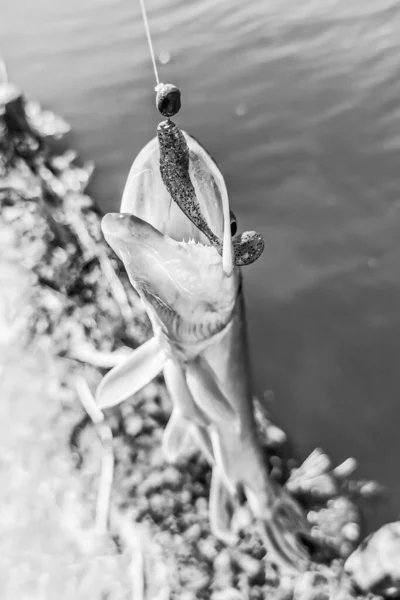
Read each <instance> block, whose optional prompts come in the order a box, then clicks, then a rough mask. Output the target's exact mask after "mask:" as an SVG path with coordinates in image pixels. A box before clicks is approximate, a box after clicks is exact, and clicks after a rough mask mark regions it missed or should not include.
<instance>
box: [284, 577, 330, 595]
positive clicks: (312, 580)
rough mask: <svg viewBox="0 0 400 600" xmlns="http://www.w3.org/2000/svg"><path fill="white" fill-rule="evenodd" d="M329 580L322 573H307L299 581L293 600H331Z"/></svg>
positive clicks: (295, 587) (296, 584)
mask: <svg viewBox="0 0 400 600" xmlns="http://www.w3.org/2000/svg"><path fill="white" fill-rule="evenodd" d="M329 588H330V585H329V581H328V579H327V578H326V577H325V576H324V575H322V574H321V573H315V572H312V573H310V572H307V573H303V574H302V575H300V577H299V578H298V579H297V581H296V583H295V586H294V590H293V600H330V596H331V594H330V589H329Z"/></svg>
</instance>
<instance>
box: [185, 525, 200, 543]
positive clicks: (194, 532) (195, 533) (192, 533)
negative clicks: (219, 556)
mask: <svg viewBox="0 0 400 600" xmlns="http://www.w3.org/2000/svg"><path fill="white" fill-rule="evenodd" d="M184 536H185V538H186V539H187V540H189V541H190V542H196V541H197V540H199V539H200V537H201V526H200V525H199V524H198V523H195V524H194V525H192V526H191V527H189V529H186V531H185V533H184Z"/></svg>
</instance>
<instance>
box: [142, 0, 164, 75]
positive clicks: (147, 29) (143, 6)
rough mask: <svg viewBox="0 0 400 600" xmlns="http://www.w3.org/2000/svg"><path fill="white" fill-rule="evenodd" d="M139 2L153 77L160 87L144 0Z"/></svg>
mask: <svg viewBox="0 0 400 600" xmlns="http://www.w3.org/2000/svg"><path fill="white" fill-rule="evenodd" d="M139 1H140V7H141V9H142V17H143V23H144V28H145V30H146V36H147V43H148V45H149V50H150V56H151V61H152V63H153V69H154V75H155V78H156V82H157V86H159V85H160V79H159V77H158V70H157V63H156V57H155V54H154V48H153V42H152V41H151V34H150V26H149V21H148V18H147V11H146V6H145V4H144V0H139Z"/></svg>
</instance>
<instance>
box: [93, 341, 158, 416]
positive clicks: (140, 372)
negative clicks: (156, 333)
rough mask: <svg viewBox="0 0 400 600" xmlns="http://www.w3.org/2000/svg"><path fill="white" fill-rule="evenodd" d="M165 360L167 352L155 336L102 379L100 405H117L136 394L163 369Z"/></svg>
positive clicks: (99, 396) (102, 406)
mask: <svg viewBox="0 0 400 600" xmlns="http://www.w3.org/2000/svg"><path fill="white" fill-rule="evenodd" d="M165 360H166V359H165V354H164V352H163V350H161V348H160V346H159V344H158V341H157V340H156V338H154V337H153V338H151V339H150V340H148V341H147V342H145V343H144V344H142V345H141V346H139V348H136V350H134V351H133V352H132V354H131V355H130V356H129V358H127V359H126V360H125V361H124V362H123V363H121V364H119V365H117V366H116V367H114V368H113V369H111V371H109V372H108V373H107V375H105V377H103V379H102V380H101V382H100V384H99V386H98V388H97V390H96V401H97V404H98V405H99V407H100V408H102V409H104V408H109V407H111V406H116V405H117V404H120V403H121V402H123V401H124V400H127V398H129V397H130V396H132V395H133V394H136V392H138V391H139V390H141V389H142V388H143V387H144V386H145V385H147V384H148V383H150V381H152V379H154V378H155V377H156V376H157V375H158V374H159V373H160V372H161V371H162V369H163V367H164V364H165Z"/></svg>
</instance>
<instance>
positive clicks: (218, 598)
mask: <svg viewBox="0 0 400 600" xmlns="http://www.w3.org/2000/svg"><path fill="white" fill-rule="evenodd" d="M211 600H244V598H243V595H242V594H241V593H240V592H239V590H237V589H236V588H233V587H231V588H227V589H226V590H221V591H220V592H214V593H213V594H211Z"/></svg>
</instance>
